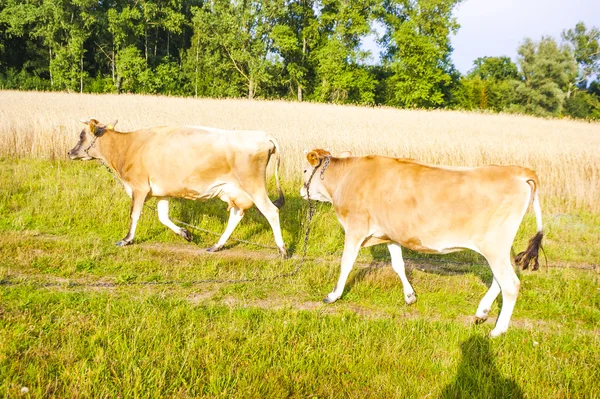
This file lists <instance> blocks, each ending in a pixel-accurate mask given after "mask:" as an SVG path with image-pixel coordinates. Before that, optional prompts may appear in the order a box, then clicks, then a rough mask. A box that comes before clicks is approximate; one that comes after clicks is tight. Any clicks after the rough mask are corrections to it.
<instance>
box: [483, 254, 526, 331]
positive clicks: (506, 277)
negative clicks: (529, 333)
mask: <svg viewBox="0 0 600 399" xmlns="http://www.w3.org/2000/svg"><path fill="white" fill-rule="evenodd" d="M488 261H489V262H490V266H491V268H492V272H493V273H494V278H495V279H496V281H497V282H498V285H499V286H500V289H501V291H502V309H501V310H500V315H499V316H498V321H496V326H495V327H494V329H493V330H492V331H491V332H490V336H492V337H497V336H499V335H501V334H503V333H505V332H506V330H507V329H508V324H509V323H510V318H511V316H512V313H513V309H514V308H515V303H516V302H517V295H518V294H519V288H520V286H521V283H520V281H519V278H518V277H517V275H516V274H515V272H514V270H513V267H512V264H511V263H510V257H509V256H507V257H503V258H500V259H498V260H496V259H488ZM490 289H491V287H490ZM486 296H487V294H486Z"/></svg>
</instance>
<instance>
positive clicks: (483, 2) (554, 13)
mask: <svg viewBox="0 0 600 399" xmlns="http://www.w3.org/2000/svg"><path fill="white" fill-rule="evenodd" d="M454 16H455V17H456V18H457V20H458V23H459V24H460V25H461V27H460V29H459V30H458V32H457V34H456V35H454V36H452V37H451V41H452V47H454V52H453V53H452V60H453V62H454V65H455V66H456V68H457V69H458V70H459V71H460V72H461V73H463V74H464V73H466V72H468V71H469V70H470V69H471V68H472V67H473V61H474V60H475V59H476V58H478V57H484V56H491V57H498V56H503V55H505V56H508V57H510V58H511V59H512V60H513V61H514V62H516V61H517V48H518V47H519V45H520V44H521V43H522V42H523V40H524V39H525V38H526V37H529V38H531V39H533V40H535V41H539V40H540V39H541V38H542V36H552V37H554V38H555V39H556V40H557V41H560V40H561V38H560V34H561V32H562V31H563V30H565V29H571V28H574V27H575V24H577V22H579V21H583V22H585V24H586V27H587V28H588V29H589V28H591V27H592V26H595V27H597V28H600V0H464V1H463V2H462V3H461V4H459V5H458V7H457V8H456V10H455V12H454ZM375 29H376V30H377V27H375ZM362 47H363V48H364V49H365V50H371V52H372V53H373V56H372V57H371V59H370V63H377V62H379V55H378V54H379V50H378V46H377V44H376V43H375V36H374V35H370V37H367V38H366V39H365V40H364V41H363V45H362Z"/></svg>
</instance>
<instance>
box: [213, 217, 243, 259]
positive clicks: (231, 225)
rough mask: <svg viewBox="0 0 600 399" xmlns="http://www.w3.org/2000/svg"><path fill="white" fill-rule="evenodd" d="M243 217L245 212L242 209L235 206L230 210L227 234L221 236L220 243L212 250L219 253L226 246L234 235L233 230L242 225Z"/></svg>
mask: <svg viewBox="0 0 600 399" xmlns="http://www.w3.org/2000/svg"><path fill="white" fill-rule="evenodd" d="M243 217H244V211H242V210H241V209H240V208H237V207H235V206H234V207H232V208H231V209H230V210H229V221H228V222H227V227H226V228H225V232H224V233H223V235H221V237H220V238H219V241H218V242H217V243H216V244H215V245H213V246H212V247H211V248H212V250H214V251H217V250H219V249H221V248H222V247H223V245H225V243H226V242H227V240H228V239H229V237H231V233H233V230H235V228H236V227H237V225H238V224H239V223H240V221H241V220H242V218H243Z"/></svg>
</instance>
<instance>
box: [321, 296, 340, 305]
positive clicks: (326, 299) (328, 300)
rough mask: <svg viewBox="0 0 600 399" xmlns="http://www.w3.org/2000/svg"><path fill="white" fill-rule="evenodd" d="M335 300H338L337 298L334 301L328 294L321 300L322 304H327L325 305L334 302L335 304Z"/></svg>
mask: <svg viewBox="0 0 600 399" xmlns="http://www.w3.org/2000/svg"><path fill="white" fill-rule="evenodd" d="M337 300H338V299H337V298H335V299H334V298H333V297H332V296H331V294H329V295H327V296H326V297H325V299H323V302H325V303H327V304H330V303H334V302H335V301H337Z"/></svg>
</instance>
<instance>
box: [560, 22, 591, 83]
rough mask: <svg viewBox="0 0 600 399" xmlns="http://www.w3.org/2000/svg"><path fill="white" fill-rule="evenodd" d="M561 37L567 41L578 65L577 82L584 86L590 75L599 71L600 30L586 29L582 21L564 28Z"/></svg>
mask: <svg viewBox="0 0 600 399" xmlns="http://www.w3.org/2000/svg"><path fill="white" fill-rule="evenodd" d="M562 38H563V39H564V40H565V41H566V42H567V43H569V45H570V46H571V49H572V51H573V54H574V56H575V60H576V61H577V64H578V65H579V73H578V77H577V83H578V85H579V86H582V87H583V88H585V87H586V86H587V81H588V79H589V78H590V77H592V76H593V75H595V74H598V73H599V72H600V30H598V28H595V27H593V28H591V29H589V30H588V29H586V27H585V24H584V23H583V22H579V23H577V25H575V28H574V29H569V30H565V31H563V33H562Z"/></svg>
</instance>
